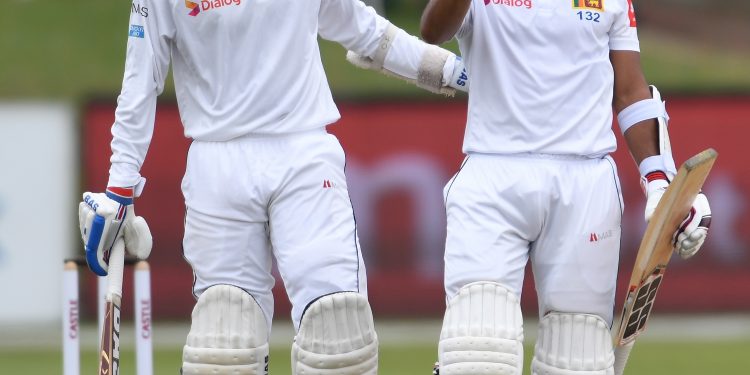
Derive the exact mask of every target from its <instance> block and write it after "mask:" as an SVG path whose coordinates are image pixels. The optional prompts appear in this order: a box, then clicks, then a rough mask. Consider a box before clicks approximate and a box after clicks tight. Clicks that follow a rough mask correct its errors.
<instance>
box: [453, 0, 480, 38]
mask: <svg viewBox="0 0 750 375" xmlns="http://www.w3.org/2000/svg"><path fill="white" fill-rule="evenodd" d="M475 3H476V2H475V1H472V2H471V5H470V6H469V11H468V12H466V16H464V21H463V22H462V23H461V27H459V28H458V31H457V32H456V39H463V38H466V37H468V36H469V35H470V34H471V31H472V30H473V29H474V4H475Z"/></svg>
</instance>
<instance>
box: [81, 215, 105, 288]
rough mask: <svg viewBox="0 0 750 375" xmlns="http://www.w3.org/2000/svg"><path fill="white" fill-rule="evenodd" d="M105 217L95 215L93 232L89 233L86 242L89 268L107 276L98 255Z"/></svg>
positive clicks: (92, 224)
mask: <svg viewBox="0 0 750 375" xmlns="http://www.w3.org/2000/svg"><path fill="white" fill-rule="evenodd" d="M104 223H105V220H104V217H103V216H101V215H96V216H94V220H93V222H92V223H91V232H90V233H89V241H88V242H87V243H86V263H87V264H88V265H89V269H91V271H93V272H94V273H95V274H97V275H99V276H107V271H105V270H104V269H103V268H102V267H101V265H99V258H98V257H97V256H96V252H97V249H98V248H99V242H100V241H101V240H102V232H103V231H104Z"/></svg>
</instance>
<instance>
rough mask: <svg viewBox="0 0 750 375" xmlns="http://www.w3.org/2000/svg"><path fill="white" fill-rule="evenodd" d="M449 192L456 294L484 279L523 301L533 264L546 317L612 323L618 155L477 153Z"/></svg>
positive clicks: (449, 277) (449, 270)
mask: <svg viewBox="0 0 750 375" xmlns="http://www.w3.org/2000/svg"><path fill="white" fill-rule="evenodd" d="M444 194H445V198H446V203H445V204H446V210H447V215H448V231H447V240H446V249H445V290H446V294H447V297H448V298H451V297H453V296H454V295H456V293H457V292H458V290H459V289H460V288H461V287H462V286H464V285H466V284H468V283H471V282H476V281H494V282H498V283H500V284H503V285H505V286H507V287H508V288H510V290H511V291H513V292H514V293H516V295H517V296H519V297H520V295H521V286H522V284H523V277H524V268H525V267H526V263H527V262H528V260H529V258H531V264H532V270H533V273H534V282H535V286H536V290H537V294H538V297H539V314H540V318H541V317H542V316H544V314H546V313H547V312H550V311H557V312H571V313H573V312H575V313H589V314H595V315H599V316H601V317H602V318H603V319H605V320H606V321H607V322H609V323H610V324H611V323H612V316H613V308H614V307H613V306H614V297H615V287H616V278H617V268H618V259H619V249H620V222H621V217H622V208H623V206H622V195H621V194H620V190H619V180H618V177H617V171H616V167H615V163H614V161H613V160H612V158H610V157H605V158H602V159H586V158H578V157H572V156H571V157H567V156H552V155H549V156H546V155H531V154H529V155H487V154H470V155H469V156H467V157H466V159H465V160H464V164H463V165H462V167H461V169H460V170H459V172H458V173H457V174H456V175H455V176H454V177H453V179H451V181H449V182H448V184H447V185H446V186H445V189H444Z"/></svg>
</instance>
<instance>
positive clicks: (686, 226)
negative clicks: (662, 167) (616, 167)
mask: <svg viewBox="0 0 750 375" xmlns="http://www.w3.org/2000/svg"><path fill="white" fill-rule="evenodd" d="M641 185H642V187H643V190H644V192H645V194H646V212H645V218H646V222H648V221H649V220H650V219H651V216H652V215H653V214H654V210H656V206H657V205H658V204H659V201H660V200H661V197H662V196H663V195H664V192H665V191H666V190H667V187H668V186H669V180H668V179H667V175H666V173H664V172H662V171H654V172H650V173H648V174H646V175H645V176H643V177H642V178H641ZM710 227H711V207H710V206H709V205H708V198H706V195H705V194H703V193H702V192H701V193H698V195H697V196H696V197H695V201H693V207H692V208H691V209H690V212H689V213H688V215H687V217H686V218H685V220H683V221H682V223H681V224H680V227H679V228H678V229H677V231H676V232H675V234H674V236H673V237H672V238H673V244H674V250H675V252H677V253H678V254H680V257H682V259H688V258H690V257H692V256H693V255H695V253H697V252H698V250H700V248H701V246H702V245H703V243H704V242H705V241H706V236H707V235H708V228H710Z"/></svg>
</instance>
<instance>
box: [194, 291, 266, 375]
mask: <svg viewBox="0 0 750 375" xmlns="http://www.w3.org/2000/svg"><path fill="white" fill-rule="evenodd" d="M182 373H183V374H184V375H198V374H220V375H221V374H227V375H228V374H247V375H264V374H267V373H268V324H267V322H266V318H265V316H264V315H263V311H262V310H261V308H260V306H259V305H258V303H257V302H255V300H254V299H253V297H252V296H250V295H249V294H248V293H246V292H245V291H244V290H242V289H240V288H237V287H235V286H231V285H216V286H212V287H210V288H208V289H207V290H206V291H205V292H203V294H201V296H200V298H198V302H197V303H196V305H195V308H194V309H193V315H192V324H191V326H190V333H189V334H188V337H187V344H186V345H185V347H184V348H183V352H182Z"/></svg>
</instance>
